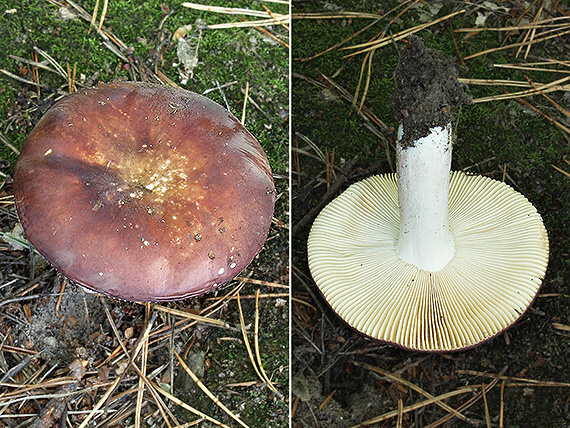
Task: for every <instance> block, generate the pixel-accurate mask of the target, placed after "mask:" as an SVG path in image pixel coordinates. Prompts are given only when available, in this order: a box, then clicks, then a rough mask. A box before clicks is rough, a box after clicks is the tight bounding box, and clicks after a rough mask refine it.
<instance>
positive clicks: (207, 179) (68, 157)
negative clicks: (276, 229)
mask: <svg viewBox="0 0 570 428" xmlns="http://www.w3.org/2000/svg"><path fill="white" fill-rule="evenodd" d="M14 194H15V200H16V208H17V210H18V215H19V217H20V220H21V222H22V225H23V227H24V230H25V232H26V235H27V237H28V239H29V240H30V242H31V243H32V244H33V245H34V247H35V248H36V249H37V250H38V251H39V252H40V253H41V254H42V255H43V256H44V257H46V258H47V259H48V260H49V261H50V262H51V263H52V264H53V265H54V266H55V267H56V268H57V269H58V270H59V271H61V272H62V273H63V274H64V275H65V276H67V277H68V278H70V279H71V280H73V281H75V282H77V283H79V284H81V285H83V286H85V287H87V288H89V289H92V290H95V291H97V292H101V293H103V294H107V295H110V296H114V297H118V298H122V299H127V300H136V301H161V300H176V299H182V298H186V297H191V296H196V295H199V294H203V293H205V292H208V291H211V290H213V289H214V288H216V287H218V286H219V285H221V284H224V283H226V282H228V281H230V280H231V279H232V278H233V277H235V276H236V275H237V274H238V273H239V272H240V271H242V270H243V269H244V268H245V267H246V266H247V265H248V264H249V263H250V262H251V260H252V259H253V257H255V255H256V254H257V253H258V252H259V250H260V249H261V247H262V245H263V243H264V241H265V239H266V237H267V233H268V230H269V226H270V224H271V218H272V214H273V207H274V201H275V191H274V185H273V179H272V175H271V170H270V167H269V163H268V161H267V158H266V156H265V154H264V152H263V149H262V148H261V146H260V144H259V143H258V142H257V141H256V140H255V138H254V137H253V136H252V135H251V134H250V133H249V132H248V131H247V130H246V129H245V128H244V127H243V126H242V125H241V124H240V123H239V121H238V120H237V119H236V118H235V117H234V116H232V115H231V114H230V113H229V112H227V111H226V110H225V109H223V108H222V107H220V106H219V105H218V104H216V103H214V102H213V101H210V100H209V99H207V98H205V97H203V96H201V95H198V94H195V93H192V92H189V91H186V90H183V89H175V88H170V87H166V86H159V85H152V84H146V83H135V82H125V83H115V84H108V85H102V86H99V87H97V88H95V89H89V90H82V91H80V92H78V93H77V94H74V95H71V96H69V97H67V98H65V99H63V100H62V101H60V102H59V103H57V104H56V105H55V106H54V107H53V108H51V109H50V110H49V111H48V112H47V113H46V115H45V116H44V117H43V118H42V119H41V120H40V122H39V123H38V125H37V126H36V128H35V129H34V130H33V131H32V133H31V134H30V135H29V137H28V138H27V140H26V141H25V143H24V145H23V148H22V153H21V156H20V158H19V160H18V162H17V164H16V168H15V172H14Z"/></svg>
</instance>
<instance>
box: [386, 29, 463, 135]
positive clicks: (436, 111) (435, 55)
mask: <svg viewBox="0 0 570 428" xmlns="http://www.w3.org/2000/svg"><path fill="white" fill-rule="evenodd" d="M409 41H410V43H409V44H407V45H406V46H404V47H403V48H402V49H401V51H400V60H399V62H398V66H397V67H396V71H395V73H394V78H395V79H396V83H397V85H398V87H397V89H396V91H395V92H394V96H393V99H392V106H393V108H394V113H395V115H396V119H398V121H400V122H401V123H402V124H403V126H404V129H405V135H404V136H403V137H402V140H401V144H403V145H404V146H410V145H413V142H414V141H416V140H418V139H419V138H422V137H425V136H427V135H428V134H429V130H430V129H431V128H434V127H436V126H441V127H445V125H447V124H448V123H449V122H450V120H451V109H453V108H458V107H461V106H462V105H463V104H470V103H471V97H469V96H468V95H467V94H466V93H465V90H464V85H462V84H461V83H459V81H458V80H457V76H458V73H457V68H456V67H455V65H454V64H453V63H452V62H451V60H449V59H448V58H446V57H444V56H443V55H441V54H440V53H439V52H437V51H435V50H433V49H429V48H426V47H425V46H424V43H423V41H422V40H421V39H420V38H419V37H410V38H409Z"/></svg>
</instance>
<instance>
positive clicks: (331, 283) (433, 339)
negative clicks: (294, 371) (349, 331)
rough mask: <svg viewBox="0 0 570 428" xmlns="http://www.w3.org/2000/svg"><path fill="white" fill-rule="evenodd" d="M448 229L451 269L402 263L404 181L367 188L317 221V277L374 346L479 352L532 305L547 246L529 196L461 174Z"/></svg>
mask: <svg viewBox="0 0 570 428" xmlns="http://www.w3.org/2000/svg"><path fill="white" fill-rule="evenodd" d="M449 227H450V231H451V233H452V235H453V237H454V240H455V255H454V257H453V259H452V260H451V261H450V262H449V263H448V264H447V265H446V266H445V267H444V268H443V269H441V270H440V271H437V272H429V271H425V270H422V269H419V268H418V267H416V266H414V265H412V264H408V263H406V262H404V261H402V260H401V259H400V258H399V256H398V254H397V253H396V242H397V240H398V236H399V229H400V211H399V206H398V189H397V178H396V175H395V174H387V175H381V176H374V177H371V178H368V179H366V180H363V181H361V182H359V183H356V184H353V185H352V186H350V187H349V188H348V189H347V190H346V191H345V192H344V193H342V194H341V195H340V196H339V197H337V198H336V199H335V200H333V201H332V202H331V203H330V204H329V205H327V206H326V207H325V208H324V209H323V211H322V212H321V213H320V214H319V216H318V217H317V219H316V220H315V222H314V224H313V227H312V229H311V233H310V236H309V241H308V258H309V267H310V270H311V274H312V275H313V278H314V279H315V282H316V284H317V286H318V287H319V289H320V291H321V292H322V294H323V295H324V297H325V299H326V300H327V302H328V303H329V305H330V306H331V307H332V309H333V310H334V311H335V312H336V313H337V314H338V315H339V316H340V317H341V318H342V319H343V320H345V321H346V322H347V323H348V324H349V325H350V326H352V327H353V328H355V329H356V330H358V331H360V332H362V333H364V334H365V335H367V336H370V337H372V338H375V339H378V340H381V341H385V342H389V343H392V344H395V345H398V346H401V347H404V348H407V349H412V350H418V351H434V352H436V351H437V352H445V351H452V350H458V349H463V348H468V347H472V346H475V345H477V344H478V343H480V342H482V341H485V340H487V339H490V338H491V337H493V336H495V335H497V334H498V333H499V332H501V331H502V330H504V329H505V328H507V327H509V326H510V325H511V324H513V323H514V322H515V321H516V320H517V318H519V317H520V316H521V315H522V314H523V313H524V312H525V310H526V309H527V308H528V307H529V306H530V304H531V303H532V301H533V299H534V297H535V296H536V294H537V292H538V290H539V288H540V285H541V283H542V280H543V277H544V274H545V271H546V266H547V263H548V251H549V248H548V247H549V246H548V236H547V233H546V229H545V228H544V225H543V222H542V219H541V217H540V215H539V214H538V213H537V211H536V209H535V208H534V206H533V205H532V204H531V203H530V202H529V201H528V200H527V199H526V198H525V197H524V196H523V195H521V194H520V193H518V192H516V191H515V190H513V189H512V188H511V187H510V186H508V185H506V184H504V183H502V182H499V181H496V180H492V179H490V178H487V177H482V176H473V175H466V174H464V173H462V172H453V173H451V178H450V194H449Z"/></svg>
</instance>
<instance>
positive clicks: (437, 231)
mask: <svg viewBox="0 0 570 428" xmlns="http://www.w3.org/2000/svg"><path fill="white" fill-rule="evenodd" d="M404 132H405V131H404V130H403V128H402V125H400V128H399V129H398V140H400V139H401V138H402V135H403V133H404ZM451 146H452V142H451V124H447V126H446V127H445V128H442V127H440V126H438V127H435V128H432V129H430V134H429V135H427V136H426V137H422V138H420V139H418V140H416V141H415V142H414V144H413V145H411V146H408V147H404V144H401V143H400V142H398V144H397V149H396V160H397V165H398V167H397V173H398V196H399V200H400V236H399V238H398V242H397V244H396V251H397V253H398V255H399V256H400V258H401V259H402V260H404V261H405V262H407V263H410V264H413V265H415V266H417V267H418V268H420V269H423V270H426V271H430V272H437V271H440V270H441V269H443V268H444V267H445V266H446V265H447V264H448V263H449V262H450V261H451V259H452V258H453V256H454V254H455V245H454V240H453V236H452V235H451V232H450V231H449V212H448V201H449V176H450V171H451Z"/></svg>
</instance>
